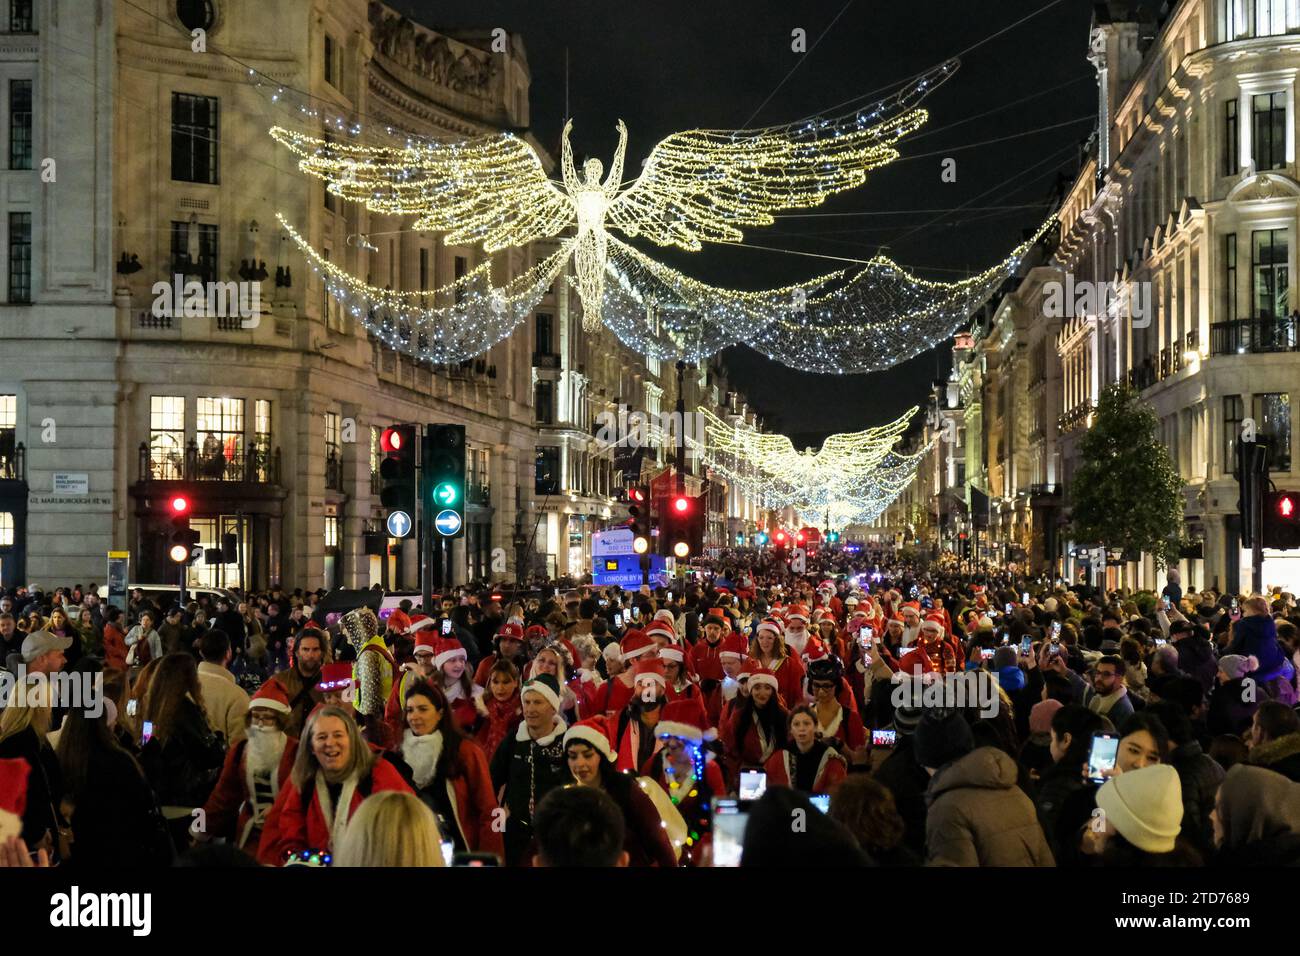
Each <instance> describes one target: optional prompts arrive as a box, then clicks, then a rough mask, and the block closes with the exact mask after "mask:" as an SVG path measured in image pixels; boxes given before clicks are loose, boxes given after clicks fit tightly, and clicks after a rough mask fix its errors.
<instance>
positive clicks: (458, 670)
mask: <svg viewBox="0 0 1300 956" xmlns="http://www.w3.org/2000/svg"><path fill="white" fill-rule="evenodd" d="M467 667H468V655H467V654H466V652H465V648H464V647H463V646H462V645H461V643H460V641H458V640H457V639H456V638H454V637H444V638H440V639H439V640H438V643H437V644H436V645H435V653H434V655H433V669H434V672H435V673H436V674H438V675H439V681H440V687H441V689H442V692H443V693H444V694H446V695H447V700H448V701H450V703H451V712H452V714H453V716H454V717H455V718H456V725H457V726H458V727H460V729H461V732H462V733H465V734H470V735H472V734H473V733H474V730H475V729H476V728H477V727H478V722H479V720H481V719H482V718H481V715H480V714H479V710H478V708H477V707H476V706H474V698H476V697H478V696H480V695H481V694H482V693H483V688H482V687H479V686H478V684H475V683H474V681H473V680H471V679H470V676H469V672H468V670H467ZM437 682H438V681H435V683H437Z"/></svg>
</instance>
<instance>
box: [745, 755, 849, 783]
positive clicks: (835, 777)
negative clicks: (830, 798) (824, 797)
mask: <svg viewBox="0 0 1300 956" xmlns="http://www.w3.org/2000/svg"><path fill="white" fill-rule="evenodd" d="M793 746H795V745H794V744H790V747H793ZM790 747H783V748H782V749H780V750H778V751H777V752H776V753H774V754H772V756H771V757H769V758H768V761H767V763H766V764H764V765H763V769H764V770H766V771H767V785H768V786H769V787H793V786H794V782H793V781H794V753H793V752H792V751H791V750H790ZM847 775H848V768H847V767H846V766H845V765H844V758H843V757H841V756H840V755H839V753H837V752H836V750H835V748H834V747H827V748H826V749H825V751H823V753H822V759H821V762H820V763H818V765H817V777H816V779H815V780H814V781H813V788H812V790H811V791H809V792H811V793H830V792H831V788H832V787H834V786H835V785H836V784H838V783H839V782H840V781H841V780H843V779H844V778H845V777H846V776H847Z"/></svg>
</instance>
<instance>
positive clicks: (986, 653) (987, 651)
mask: <svg viewBox="0 0 1300 956" xmlns="http://www.w3.org/2000/svg"><path fill="white" fill-rule="evenodd" d="M980 659H981V660H985V661H991V660H993V648H991V647H982V648H980Z"/></svg>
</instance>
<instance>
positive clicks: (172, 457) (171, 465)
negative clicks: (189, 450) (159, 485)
mask: <svg viewBox="0 0 1300 956" xmlns="http://www.w3.org/2000/svg"><path fill="white" fill-rule="evenodd" d="M149 474H150V476H151V477H154V478H159V479H162V480H164V481H176V480H179V479H181V478H184V477H185V399H184V398H183V397H181V396H180V395H154V396H152V397H151V398H150V399H149Z"/></svg>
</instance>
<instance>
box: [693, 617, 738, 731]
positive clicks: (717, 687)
mask: <svg viewBox="0 0 1300 956" xmlns="http://www.w3.org/2000/svg"><path fill="white" fill-rule="evenodd" d="M746 647H747V645H746V643H745V638H744V636H743V635H741V634H740V633H738V632H736V631H731V632H729V633H728V634H727V636H726V637H725V638H724V639H723V641H722V649H721V650H720V651H719V652H718V661H717V667H718V673H720V674H721V675H722V676H721V677H720V678H719V679H718V680H716V681H713V687H712V688H710V689H709V691H708V692H707V693H704V694H702V697H703V700H704V713H705V714H706V715H708V721H709V726H710V727H721V726H722V723H723V720H722V716H723V713H724V712H725V711H726V709H727V705H728V704H730V703H731V701H733V700H735V699H736V696H737V695H738V694H739V693H740V681H739V674H740V668H741V666H742V665H743V664H744V661H745V657H746V654H745V651H746Z"/></svg>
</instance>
